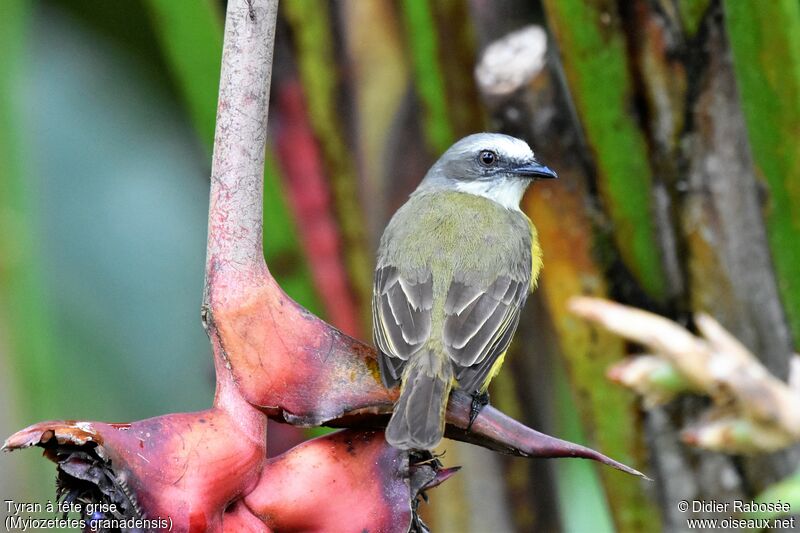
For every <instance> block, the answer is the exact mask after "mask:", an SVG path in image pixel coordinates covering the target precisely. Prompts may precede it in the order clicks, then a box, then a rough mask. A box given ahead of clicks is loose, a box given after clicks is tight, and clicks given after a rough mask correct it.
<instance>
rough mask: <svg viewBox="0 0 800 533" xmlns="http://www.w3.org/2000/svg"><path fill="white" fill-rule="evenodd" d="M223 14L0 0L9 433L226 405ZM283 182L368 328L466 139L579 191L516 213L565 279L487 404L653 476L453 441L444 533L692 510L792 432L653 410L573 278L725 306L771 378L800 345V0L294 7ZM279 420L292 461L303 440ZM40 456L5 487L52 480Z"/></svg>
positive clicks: (290, 262) (319, 265) (284, 272)
mask: <svg viewBox="0 0 800 533" xmlns="http://www.w3.org/2000/svg"><path fill="white" fill-rule="evenodd" d="M222 7H223V6H222V5H221V4H219V3H218V2H216V1H214V0H196V1H193V2H174V1H171V0H141V1H138V2H125V3H122V4H119V3H109V2H102V1H97V0H94V1H92V0H69V1H67V0H40V1H33V0H4V2H3V3H2V6H1V7H0V66H2V75H0V161H2V162H3V163H2V165H1V166H0V228H2V229H0V398H2V402H3V405H4V406H6V408H4V409H2V412H0V430H2V431H0V432H2V433H3V434H9V433H11V431H13V430H14V429H17V428H19V427H22V426H24V425H27V424H29V423H32V422H35V421H37V420H42V419H54V418H78V419H81V418H90V419H96V420H102V419H105V420H110V421H113V420H131V419H139V418H145V417H148V416H154V415H158V414H162V413H165V412H169V411H181V410H186V411H188V410H194V409H199V408H202V407H205V406H207V403H208V399H209V398H210V397H211V388H212V383H213V377H212V376H213V373H212V367H211V357H210V352H209V349H208V344H207V342H206V340H205V338H204V335H203V332H202V329H201V328H200V324H199V305H200V298H201V287H202V269H203V261H204V254H205V248H204V241H205V229H206V221H205V215H206V209H207V191H208V184H207V178H208V174H209V172H210V154H209V150H210V146H211V140H212V134H213V125H214V110H215V108H216V91H217V84H218V70H219V61H220V51H221V36H222V18H221V15H222V12H223V10H222ZM281 15H282V18H281V19H280V20H279V23H278V35H277V43H276V56H277V58H276V65H275V69H274V73H273V85H272V105H271V111H270V127H271V138H270V146H269V148H268V149H269V154H270V155H271V162H270V163H269V164H268V168H267V172H266V180H267V190H268V193H267V195H266V196H267V197H266V199H265V215H266V231H265V242H266V253H267V256H268V257H267V261H268V264H269V265H270V268H271V270H272V271H273V272H274V273H275V274H276V277H278V279H279V280H280V281H281V283H282V285H283V286H284V287H285V288H286V290H287V291H288V292H289V293H290V294H291V295H292V296H293V297H294V298H295V299H297V300H298V301H299V302H301V303H302V304H303V305H305V306H307V307H309V308H310V309H311V310H312V311H314V312H317V313H319V314H321V315H322V316H323V317H325V318H326V319H328V320H329V321H331V322H332V323H333V324H334V325H337V326H338V327H340V328H341V329H343V330H344V331H346V332H347V333H350V334H352V335H354V336H358V337H360V338H365V339H368V338H369V337H370V334H369V330H370V323H369V295H370V290H371V271H372V264H371V261H372V255H373V251H374V249H375V246H376V241H377V238H378V237H379V235H380V233H381V231H382V228H383V226H384V224H385V222H386V221H387V220H388V218H389V217H390V216H391V214H392V213H393V212H394V210H395V209H396V208H397V207H398V206H399V205H401V204H402V203H403V202H404V201H405V198H406V196H407V194H408V193H409V192H410V191H411V190H413V189H414V187H415V186H416V184H417V183H418V182H419V180H420V179H421V177H422V175H423V174H424V172H425V171H426V169H427V168H428V167H429V165H430V164H431V163H432V162H433V161H434V160H435V159H436V157H437V156H438V155H439V154H440V153H441V152H442V151H443V150H444V149H445V148H446V147H447V146H449V144H450V143H451V142H453V141H454V140H456V139H457V138H459V137H460V136H462V135H465V134H467V133H471V132H474V131H480V130H498V131H506V132H509V133H513V134H516V135H520V136H522V137H525V138H526V139H528V140H529V141H531V143H532V145H533V146H534V149H535V150H536V152H537V154H538V155H539V157H540V158H541V159H542V160H543V161H545V162H546V163H547V164H548V165H549V166H551V167H552V168H555V169H556V170H557V171H558V172H559V174H560V175H561V177H562V179H561V180H559V182H558V183H555V184H548V185H542V186H540V187H536V188H535V189H534V190H533V191H531V193H530V194H529V195H528V196H527V197H526V200H525V208H526V210H527V211H528V213H529V214H530V216H531V217H532V218H533V220H534V221H535V222H536V223H537V226H538V227H539V230H540V233H541V238H542V241H543V245H544V252H545V258H546V259H545V261H546V263H545V264H546V267H545V271H544V275H543V278H542V282H541V288H540V290H539V291H538V292H537V293H536V297H534V298H533V299H532V301H531V302H530V303H529V305H528V309H527V310H526V316H525V317H524V319H523V321H522V323H521V325H520V329H519V333H518V335H517V338H516V341H515V344H514V352H515V353H513V354H512V355H511V356H510V357H509V363H508V365H507V369H506V370H505V371H504V372H503V373H502V374H501V376H500V377H499V378H498V380H497V382H496V384H495V387H494V389H493V390H492V395H493V396H492V398H493V402H494V403H495V404H497V405H498V407H500V408H501V409H503V410H505V411H506V412H508V413H509V414H511V415H512V416H515V417H517V418H519V419H521V420H522V421H524V422H525V423H527V424H528V425H531V426H532V427H535V428H537V429H540V430H542V431H546V432H549V433H552V434H555V435H558V436H560V437H564V438H570V439H573V440H577V441H579V442H587V443H588V444H590V445H592V446H594V447H595V448H597V449H599V450H600V451H602V452H604V453H606V454H608V455H610V456H612V457H614V458H616V459H619V460H621V461H624V462H627V463H629V464H632V465H634V466H636V467H637V468H640V469H642V470H645V471H647V472H649V473H650V474H651V476H652V477H654V478H656V481H655V482H654V483H649V484H643V483H642V482H641V481H640V480H637V479H634V478H630V477H627V476H625V475H623V474H621V473H619V472H616V471H612V470H610V469H607V468H602V467H597V466H595V465H592V464H589V463H588V462H578V461H570V460H559V461H549V462H544V461H527V460H523V459H513V458H505V457H500V456H497V455H494V454H491V453H489V452H485V451H483V450H478V449H476V448H474V447H470V446H467V445H461V444H458V445H457V444H455V443H448V444H447V445H446V446H445V449H446V450H447V455H446V456H445V458H444V460H445V463H446V464H448V465H453V464H463V465H465V466H466V468H465V469H464V470H462V471H461V472H460V473H459V474H458V476H456V477H455V478H453V479H452V480H450V481H448V483H446V484H445V485H443V486H442V487H441V488H438V489H436V491H434V492H432V494H431V496H432V505H431V506H430V507H429V509H428V510H427V511H426V512H427V514H428V516H427V519H428V522H429V524H430V525H431V526H432V528H433V530H434V531H487V530H491V531H530V530H542V531H552V530H559V529H561V530H565V531H586V530H592V531H603V530H612V529H617V530H620V531H653V530H657V529H659V528H660V527H664V528H665V529H668V530H671V529H676V528H680V527H681V525H682V520H683V519H684V518H685V515H681V514H680V513H678V512H677V509H676V503H677V502H678V501H679V500H683V499H687V500H692V499H707V500H710V499H718V500H719V499H723V498H733V497H743V498H747V497H752V496H754V495H756V494H758V493H759V492H760V491H761V490H763V489H765V488H767V487H768V486H770V485H771V484H772V483H774V482H776V481H778V480H780V479H782V478H784V477H786V476H787V475H789V474H790V473H791V472H793V471H794V470H795V469H796V467H797V463H798V454H797V453H796V450H794V451H792V450H790V451H788V452H782V453H779V454H773V455H770V456H761V457H759V458H756V459H752V458H751V459H745V458H740V457H728V456H724V455H721V454H717V453H711V452H699V451H696V450H693V449H690V448H688V447H686V446H685V445H684V444H683V443H682V442H681V441H680V438H679V430H680V428H682V427H683V426H684V425H685V424H686V423H689V422H691V421H693V419H694V417H695V416H696V413H697V412H698V410H699V407H700V406H702V405H703V400H701V399H699V398H692V397H690V398H682V399H679V400H677V401H674V402H672V403H670V404H669V405H668V406H666V407H664V408H658V409H653V410H649V411H645V410H643V409H642V407H641V406H640V405H639V402H638V401H637V399H636V398H635V397H634V396H633V395H632V394H631V393H629V392H627V391H624V390H622V389H620V388H618V387H616V386H615V385H612V384H611V383H609V382H608V381H607V380H606V379H605V377H604V374H605V370H606V368H607V367H608V366H609V365H610V364H611V363H612V362H615V361H618V360H619V359H621V358H623V357H624V356H625V355H626V354H627V353H628V351H629V347H628V346H626V345H625V344H624V343H623V342H622V341H621V340H619V339H617V338H615V337H612V336H611V335H610V334H608V333H604V332H601V331H599V330H597V329H595V328H593V327H590V326H589V325H587V324H585V323H583V322H581V321H579V320H578V319H576V318H574V317H572V316H571V315H570V314H569V313H568V312H567V310H566V303H565V302H566V300H567V298H568V297H570V296H573V295H576V294H585V295H595V296H607V297H611V298H614V299H616V300H619V301H622V302H624V303H628V304H632V305H637V306H641V307H645V308H648V309H651V310H655V311H657V312H659V313H661V314H664V315H667V316H669V317H670V318H673V319H675V320H677V321H678V322H681V323H686V324H690V323H691V317H692V315H693V313H695V312H697V311H706V312H708V313H710V314H712V315H714V316H715V317H717V318H718V319H719V320H720V321H721V322H722V323H723V324H724V325H725V326H726V327H727V328H728V329H730V330H731V331H732V332H733V333H734V334H735V335H736V336H737V337H738V338H740V339H741V340H742V341H743V342H744V343H745V344H746V345H747V346H748V347H749V348H750V349H751V350H752V351H753V352H754V353H756V354H757V355H758V356H759V357H760V358H761V360H762V361H763V362H764V364H765V365H766V366H767V367H768V368H769V369H770V370H771V371H772V372H773V373H775V374H776V375H778V376H779V377H783V378H785V377H786V374H787V372H788V361H789V356H790V354H791V353H792V351H793V350H796V349H797V345H798V339H800V281H798V280H800V257H798V254H800V251H799V250H800V246H798V242H800V241H798V236H800V157H799V156H798V140H797V139H798V135H799V134H800V4H798V3H797V2H796V1H795V0H775V1H771V2H758V1H757V0H739V1H737V0H730V1H729V2H721V1H718V0H635V1H632V2H613V1H607V0H544V1H541V2H540V1H537V0H525V1H522V0H501V1H493V2H489V1H488V0H470V1H467V0H419V1H413V2H411V1H408V2H395V1H388V0H386V1H371V2H361V1H357V0H349V1H342V2H326V1H323V0H286V1H284V2H283V3H282V5H281ZM529 24H539V25H542V26H544V27H546V28H547V31H548V32H549V33H548V34H549V37H550V42H549V50H548V54H547V65H546V67H545V68H544V70H543V72H542V74H541V75H538V76H537V77H536V78H535V79H533V80H532V81H531V82H530V83H527V84H524V86H522V87H520V88H519V90H518V91H516V92H514V93H513V94H511V95H507V96H504V97H503V98H501V99H499V100H498V99H492V98H488V97H487V95H486V94H485V91H484V93H483V94H481V90H480V89H479V87H478V86H477V85H476V82H475V78H474V75H473V72H474V68H475V65H476V63H477V62H478V61H479V58H480V57H481V52H482V51H483V50H484V49H485V47H486V46H487V45H488V44H489V43H491V42H493V41H495V40H497V39H499V38H501V37H503V36H504V35H506V34H507V33H508V32H510V31H513V30H516V29H519V28H522V27H524V26H527V25H529ZM271 430H274V431H273V433H272V434H271V442H270V446H272V444H273V442H272V436H273V435H276V434H277V433H278V432H279V431H280V432H282V435H283V436H284V438H285V441H284V442H283V443H282V444H281V443H278V442H277V441H276V448H275V450H274V451H275V452H278V451H280V449H282V447H285V446H288V445H290V444H291V443H292V442H296V441H297V439H298V438H300V435H298V434H297V432H295V431H292V430H291V429H283V430H280V429H277V428H271ZM34 455H35V454H29V455H21V454H16V455H14V456H13V457H8V456H4V457H2V459H1V460H0V477H2V479H3V483H2V492H3V494H2V497H3V499H6V498H13V499H15V500H17V501H26V500H29V501H45V500H47V499H49V498H51V497H52V482H51V480H52V478H53V474H52V467H51V466H50V465H47V464H45V463H44V461H41V460H39V459H38V458H36V457H33V456H34Z"/></svg>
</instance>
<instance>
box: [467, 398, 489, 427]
mask: <svg viewBox="0 0 800 533" xmlns="http://www.w3.org/2000/svg"><path fill="white" fill-rule="evenodd" d="M487 405H489V393H488V392H476V393H475V394H473V395H472V404H471V405H470V408H469V424H467V431H469V430H470V429H471V428H472V423H473V422H475V419H476V418H478V415H479V414H480V412H481V411H482V410H483V408H484V407H486V406H487Z"/></svg>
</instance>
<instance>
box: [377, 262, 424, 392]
mask: <svg viewBox="0 0 800 533" xmlns="http://www.w3.org/2000/svg"><path fill="white" fill-rule="evenodd" d="M432 307H433V277H432V276H431V273H430V271H429V270H426V269H417V270H412V271H410V272H403V273H401V272H400V270H399V269H398V268H396V267H393V266H384V267H381V268H378V269H377V271H376V272H375V286H374V290H373V294H372V319H373V322H374V326H373V328H372V330H373V337H374V340H375V344H376V345H377V346H378V349H379V350H380V355H379V360H378V363H379V367H380V369H381V376H383V380H384V383H385V384H386V385H387V386H391V385H394V384H395V383H396V382H397V380H399V378H400V376H401V374H402V371H403V365H404V364H405V362H406V361H407V360H408V358H409V357H410V356H411V355H412V354H414V353H415V352H416V351H417V350H419V349H420V348H421V347H422V345H423V344H424V343H425V341H426V340H428V337H430V334H431V309H432Z"/></svg>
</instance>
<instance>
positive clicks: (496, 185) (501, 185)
mask: <svg viewBox="0 0 800 533" xmlns="http://www.w3.org/2000/svg"><path fill="white" fill-rule="evenodd" d="M527 188H528V181H527V180H523V179H519V178H508V179H500V180H492V181H459V182H457V183H456V190H457V191H460V192H465V193H468V194H474V195H476V196H483V197H484V198H488V199H489V200H492V201H493V202H497V203H498V204H500V205H502V206H503V207H505V208H506V209H511V210H514V211H519V210H520V209H519V202H520V200H522V195H523V194H525V189H527Z"/></svg>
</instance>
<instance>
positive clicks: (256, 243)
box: [203, 0, 278, 311]
mask: <svg viewBox="0 0 800 533" xmlns="http://www.w3.org/2000/svg"><path fill="white" fill-rule="evenodd" d="M277 13H278V1H277V0H230V1H229V2H228V9H227V16H226V19H225V20H226V21H225V41H224V48H223V55H222V71H221V73H220V87H219V102H218V105H217V128H216V132H215V136H214V155H213V160H212V166H211V198H210V203H209V217H208V249H207V255H206V282H205V291H204V298H203V301H204V304H205V305H207V306H210V307H211V310H212V311H213V310H214V306H215V305H225V303H226V302H225V301H221V302H220V301H215V299H216V298H223V297H224V298H233V299H235V298H239V297H241V296H242V292H246V291H247V290H248V289H250V288H251V287H252V286H253V285H254V284H255V285H260V284H261V280H262V279H263V276H264V273H265V271H266V264H265V262H264V253H263V248H262V241H261V239H262V224H263V212H262V211H263V207H262V198H263V187H264V155H265V154H264V151H265V146H266V139H267V112H268V106H269V86H270V79H271V76H272V54H273V47H274V46H273V45H274V42H275V22H276V17H277Z"/></svg>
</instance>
